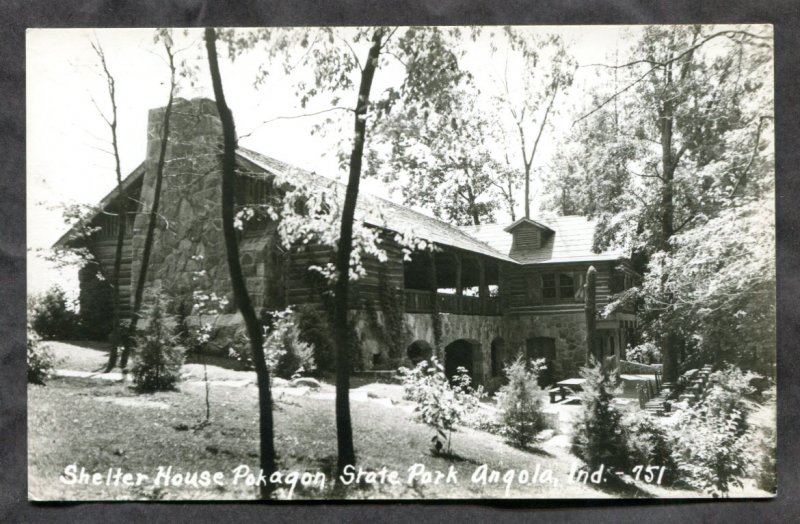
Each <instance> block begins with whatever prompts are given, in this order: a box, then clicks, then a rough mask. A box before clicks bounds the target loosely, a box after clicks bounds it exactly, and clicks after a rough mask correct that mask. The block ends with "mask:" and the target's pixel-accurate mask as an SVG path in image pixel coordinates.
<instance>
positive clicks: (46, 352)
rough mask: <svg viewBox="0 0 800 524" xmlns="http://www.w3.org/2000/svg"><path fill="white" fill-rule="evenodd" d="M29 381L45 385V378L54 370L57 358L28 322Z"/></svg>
mask: <svg viewBox="0 0 800 524" xmlns="http://www.w3.org/2000/svg"><path fill="white" fill-rule="evenodd" d="M26 346H27V350H28V383H30V384H39V385H44V380H45V378H47V376H48V375H49V374H50V372H51V371H52V370H53V366H54V365H55V358H54V357H53V354H52V353H51V351H50V348H49V347H48V346H47V345H46V344H42V342H41V338H40V337H39V335H38V334H37V333H36V331H34V329H33V327H32V326H31V323H30V322H28V339H27V341H26Z"/></svg>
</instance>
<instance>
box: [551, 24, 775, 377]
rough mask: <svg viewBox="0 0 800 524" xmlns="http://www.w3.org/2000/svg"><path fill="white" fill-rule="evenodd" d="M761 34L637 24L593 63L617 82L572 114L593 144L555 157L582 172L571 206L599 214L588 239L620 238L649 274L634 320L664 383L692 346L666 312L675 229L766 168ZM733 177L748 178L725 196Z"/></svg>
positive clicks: (757, 183) (730, 200)
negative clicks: (611, 59) (619, 46)
mask: <svg viewBox="0 0 800 524" xmlns="http://www.w3.org/2000/svg"><path fill="white" fill-rule="evenodd" d="M769 40H770V36H769V35H768V34H764V33H763V31H762V32H758V31H756V32H752V31H750V30H748V29H747V28H736V29H726V28H714V27H700V26H694V27H688V26H681V27H646V28H643V29H642V30H641V32H640V36H639V39H638V42H637V43H636V44H635V46H634V48H633V50H632V53H631V57H630V59H629V61H628V62H627V63H623V64H620V65H610V66H603V67H605V68H606V69H608V70H610V71H612V72H614V73H615V74H616V72H620V73H621V74H622V77H623V82H622V83H621V84H620V86H619V87H618V88H616V89H614V90H613V93H611V94H610V95H609V96H605V95H604V96H603V97H599V98H598V99H597V102H596V103H595V104H594V107H592V109H591V110H589V111H588V112H586V113H585V114H584V115H582V116H581V117H580V118H579V119H578V120H577V121H576V124H577V125H578V126H579V128H582V129H584V131H586V130H598V131H599V134H595V135H592V134H591V132H589V133H588V134H587V133H584V134H583V135H582V136H584V137H588V139H589V142H590V143H592V144H593V145H594V144H596V147H592V148H591V151H590V152H587V153H586V155H583V156H579V157H578V158H577V161H576V162H574V163H566V166H565V167H567V169H570V168H573V169H574V170H575V171H576V172H583V174H584V178H585V180H586V181H587V184H585V185H573V186H572V191H573V192H574V193H575V195H577V198H574V199H572V203H573V204H575V206H576V207H578V208H581V207H583V210H584V211H588V212H590V213H593V214H594V215H595V216H597V217H598V218H599V222H600V228H601V231H600V235H598V244H599V245H600V246H603V245H608V244H613V243H623V244H628V245H629V246H632V247H633V248H634V249H635V251H636V253H635V260H636V261H638V262H637V263H638V264H639V269H640V270H641V271H643V272H644V273H645V279H646V280H648V279H650V280H652V279H653V278H656V277H657V278H658V282H656V283H653V282H649V283H648V282H646V283H645V285H644V286H643V287H642V290H643V291H646V294H645V296H644V297H643V299H644V302H645V306H646V307H645V309H644V312H643V314H642V320H643V324H644V326H645V331H646V333H645V334H646V335H647V336H648V337H649V338H651V339H653V340H657V341H658V342H659V345H660V347H661V352H662V355H663V363H664V377H665V381H669V382H672V381H675V380H676V378H677V374H678V355H679V354H680V353H686V352H687V351H688V350H690V349H691V348H692V347H695V345H696V342H695V340H696V337H694V334H692V333H689V332H686V331H685V329H684V327H683V326H682V325H681V324H680V323H679V322H676V321H675V319H676V318H678V317H677V316H676V315H675V312H676V311H677V310H678V309H680V308H681V303H682V298H681V297H679V296H676V294H675V288H674V286H672V285H671V284H670V282H671V277H670V275H669V274H668V272H667V270H668V269H669V268H670V267H673V266H672V264H671V263H670V260H671V258H672V257H674V256H675V255H676V253H675V249H676V247H677V245H676V242H675V238H676V235H681V234H683V233H687V232H689V231H691V230H692V229H693V228H695V227H699V226H702V225H703V224H704V223H706V222H707V221H708V220H709V219H711V218H713V217H714V216H717V215H718V214H719V213H721V212H723V211H724V210H725V209H728V208H730V207H731V206H735V205H737V204H736V202H737V201H739V202H741V201H742V199H743V198H745V199H746V198H759V197H760V195H763V191H764V190H766V189H767V186H766V185H765V183H764V182H765V180H767V179H769V178H770V176H771V172H770V170H769V167H768V164H769V162H766V163H764V162H761V163H759V161H757V160H759V156H758V155H757V153H758V151H760V150H761V146H760V145H759V144H760V143H761V140H760V137H761V135H762V131H763V125H764V121H765V119H767V120H768V119H770V118H771V112H772V110H771V99H770V97H769V96H768V94H767V93H768V92H769V91H768V90H769V78H770V76H771V71H769V63H770V51H771V48H770V46H769ZM609 83H611V82H609ZM609 131H613V132H609ZM577 136H581V133H577ZM751 137H754V138H751ZM604 140H605V144H606V147H603V145H602V144H603V143H604ZM619 152H621V153H622V154H617V153H619ZM614 156H616V158H614ZM620 159H622V162H620ZM750 160H754V162H752V163H751V162H750ZM753 164H755V166H756V169H753ZM598 168H599V169H598ZM568 173H569V171H568ZM739 179H743V180H744V179H747V180H752V181H753V187H750V189H747V190H746V191H743V192H742V193H741V194H739V193H737V192H738V191H739V190H738V189H734V188H737V187H741V186H740V185H739V184H738V182H737V181H738V180H739ZM584 187H586V188H588V190H589V191H591V194H588V193H585V192H584V189H583V188H584ZM744 187H745V188H746V187H747V185H745V186H744ZM734 193H736V195H734ZM620 194H621V195H622V200H621V201H622V202H623V203H624V205H623V206H620V205H619V202H620V200H619V198H618V196H619V195H620ZM734 197H735V198H734ZM579 210H580V209H579ZM708 240H709V242H711V240H712V239H708ZM695 248H701V247H700V246H697V245H695ZM706 248H707V249H711V248H712V247H711V244H709V245H707V246H706ZM701 249H702V248H701ZM696 255H697V254H696ZM730 262H731V261H728V260H721V261H720V263H722V264H727V263H730ZM650 284H652V285H650ZM684 291H685V289H684Z"/></svg>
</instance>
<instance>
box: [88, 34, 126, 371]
mask: <svg viewBox="0 0 800 524" xmlns="http://www.w3.org/2000/svg"><path fill="white" fill-rule="evenodd" d="M92 49H94V52H95V54H96V55H97V58H98V59H99V60H100V66H101V67H102V69H103V74H104V76H105V79H106V88H107V90H108V98H109V101H110V103H111V115H110V116H107V115H106V114H105V113H104V112H103V111H102V110H101V109H100V108H99V106H97V104H95V106H97V110H98V111H99V112H100V116H101V117H102V118H103V120H104V121H105V123H106V125H108V128H109V130H110V131H111V147H112V149H113V156H114V174H115V175H116V179H117V205H118V210H117V228H118V229H117V241H116V245H115V248H114V268H113V270H112V274H111V288H112V295H113V306H112V321H111V325H112V327H111V335H110V339H111V351H110V352H109V354H108V362H107V363H106V368H105V371H106V373H108V372H110V371H111V370H112V369H114V368H115V367H116V365H117V359H118V352H119V349H118V348H119V345H120V344H121V343H123V337H124V335H123V333H122V325H121V324H122V320H121V316H122V315H121V313H120V307H119V306H120V272H121V269H122V251H123V246H124V243H125V232H126V230H127V220H128V197H127V195H126V194H125V192H124V191H123V187H122V168H121V167H120V155H119V142H118V140H117V85H116V81H115V79H114V76H113V75H112V74H111V71H110V70H109V69H108V63H107V62H106V55H105V52H104V51H103V47H102V46H101V45H100V43H99V42H93V43H92ZM93 101H94V99H93Z"/></svg>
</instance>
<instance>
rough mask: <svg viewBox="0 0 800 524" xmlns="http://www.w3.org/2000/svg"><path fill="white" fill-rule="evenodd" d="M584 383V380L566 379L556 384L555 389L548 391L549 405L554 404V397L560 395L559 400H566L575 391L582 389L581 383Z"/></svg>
mask: <svg viewBox="0 0 800 524" xmlns="http://www.w3.org/2000/svg"><path fill="white" fill-rule="evenodd" d="M584 382H586V379H585V378H568V379H565V380H562V381H560V382H556V387H555V388H553V389H551V390H550V403H551V404H555V402H556V395H561V400H562V401H563V400H564V399H566V398H567V395H568V394H569V395H571V394H573V393H575V392H576V391H581V390H582V389H583V383H584Z"/></svg>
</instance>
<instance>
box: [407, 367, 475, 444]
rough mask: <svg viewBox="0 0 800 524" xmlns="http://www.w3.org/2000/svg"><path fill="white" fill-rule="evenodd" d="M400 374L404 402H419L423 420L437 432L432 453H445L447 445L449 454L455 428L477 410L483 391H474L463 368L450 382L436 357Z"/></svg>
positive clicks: (417, 408)
mask: <svg viewBox="0 0 800 524" xmlns="http://www.w3.org/2000/svg"><path fill="white" fill-rule="evenodd" d="M398 371H399V373H400V375H402V376H403V391H404V398H405V399H406V400H410V401H412V402H416V403H417V407H416V408H415V411H416V412H417V413H418V415H419V418H420V420H422V422H424V423H425V424H428V425H429V426H432V427H434V428H436V432H437V434H436V435H435V436H434V437H433V439H432V442H433V447H432V450H431V451H433V452H434V453H436V454H439V453H442V450H443V448H444V447H445V445H446V447H447V449H446V451H445V453H447V454H449V453H450V448H451V439H450V437H451V434H452V431H453V428H454V427H455V426H456V424H459V423H462V421H463V420H464V417H465V416H466V415H467V414H469V413H471V412H474V411H475V410H476V409H477V407H478V402H479V400H480V398H481V397H482V396H483V394H484V393H483V388H481V387H478V389H477V390H476V389H473V388H472V386H471V381H470V378H469V374H468V373H467V370H466V369H464V368H461V367H460V368H458V370H457V373H456V375H455V376H454V377H453V378H452V380H448V378H447V376H446V375H445V373H444V367H443V366H442V365H441V364H439V361H438V360H437V359H436V357H432V358H431V360H430V363H429V362H428V361H425V360H423V361H422V362H420V363H419V364H418V365H417V367H415V368H414V369H408V368H400V369H399V370H398Z"/></svg>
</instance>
